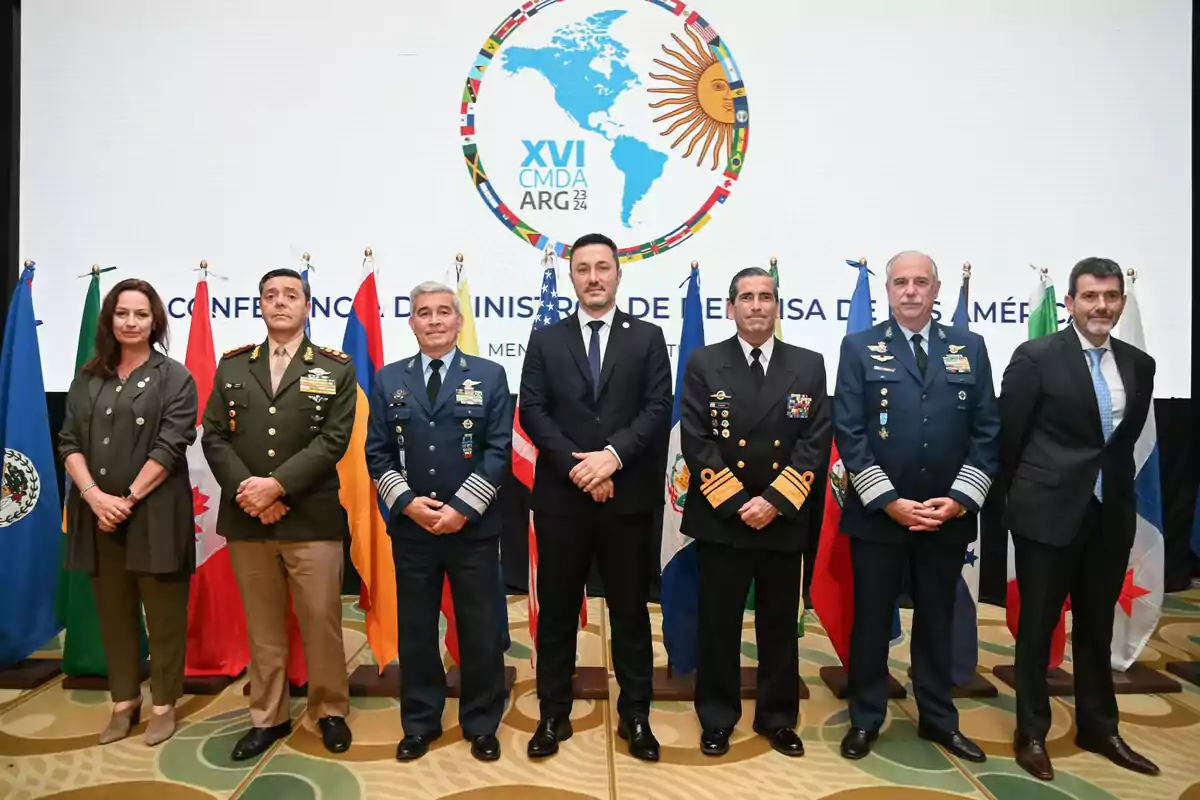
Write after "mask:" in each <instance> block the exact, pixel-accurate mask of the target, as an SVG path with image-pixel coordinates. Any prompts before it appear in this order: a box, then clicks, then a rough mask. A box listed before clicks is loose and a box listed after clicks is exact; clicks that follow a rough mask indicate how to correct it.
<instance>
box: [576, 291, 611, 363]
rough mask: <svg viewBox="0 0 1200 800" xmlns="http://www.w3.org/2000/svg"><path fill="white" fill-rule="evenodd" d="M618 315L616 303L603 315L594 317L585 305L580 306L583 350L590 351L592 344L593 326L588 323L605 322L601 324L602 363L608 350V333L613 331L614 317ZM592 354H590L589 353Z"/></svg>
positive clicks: (580, 329)
mask: <svg viewBox="0 0 1200 800" xmlns="http://www.w3.org/2000/svg"><path fill="white" fill-rule="evenodd" d="M616 315H617V307H616V306H615V305H614V306H613V307H612V308H610V309H609V310H608V312H607V313H605V315H604V316H602V317H593V316H592V315H591V314H589V313H588V312H587V310H586V309H584V308H583V306H580V307H579V331H580V333H582V334H583V352H584V353H588V348H590V347H591V345H592V328H591V326H590V325H588V323H589V322H593V321H598V322H603V323H604V324H603V325H601V326H600V363H601V364H603V363H604V353H605V352H607V350H608V335H609V333H610V332H611V331H612V325H613V317H615V316H616ZM589 355H590V354H589Z"/></svg>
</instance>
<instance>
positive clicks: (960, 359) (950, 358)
mask: <svg viewBox="0 0 1200 800" xmlns="http://www.w3.org/2000/svg"><path fill="white" fill-rule="evenodd" d="M942 363H943V364H945V365H946V372H970V371H971V362H970V361H969V360H968V359H967V357H966V356H964V355H960V354H951V355H944V356H942Z"/></svg>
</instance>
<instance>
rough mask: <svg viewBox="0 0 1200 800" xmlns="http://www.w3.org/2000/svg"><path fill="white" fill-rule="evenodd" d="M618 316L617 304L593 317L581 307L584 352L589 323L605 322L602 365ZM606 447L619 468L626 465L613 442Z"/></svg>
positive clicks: (588, 341) (588, 344)
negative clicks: (599, 315)
mask: <svg viewBox="0 0 1200 800" xmlns="http://www.w3.org/2000/svg"><path fill="white" fill-rule="evenodd" d="M616 316H617V307H616V306H615V305H614V306H613V307H612V308H610V309H609V310H608V311H607V312H605V314H604V316H602V317H593V316H592V315H591V314H589V313H588V311H587V309H585V308H584V307H583V306H580V307H579V332H580V333H582V334H583V352H584V354H588V349H589V348H590V347H591V346H592V327H591V326H590V325H588V323H589V322H603V323H604V324H603V325H601V326H600V364H601V366H602V367H603V365H604V354H605V353H606V352H607V351H608V335H609V333H611V332H612V326H613V318H614V317H616ZM604 449H605V450H607V451H608V452H610V453H612V454H613V455H614V456H616V459H617V469H621V468H622V467H624V466H625V463H624V462H623V461H621V455H620V454H619V453H618V452H617V451H616V449H615V448H613V446H612V445H611V444H610V445H608V446H607V447H605V448H604Z"/></svg>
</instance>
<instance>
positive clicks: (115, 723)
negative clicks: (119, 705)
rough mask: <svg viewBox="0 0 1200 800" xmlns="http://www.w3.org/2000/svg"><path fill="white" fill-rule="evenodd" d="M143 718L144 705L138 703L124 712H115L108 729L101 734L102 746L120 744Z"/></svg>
mask: <svg viewBox="0 0 1200 800" xmlns="http://www.w3.org/2000/svg"><path fill="white" fill-rule="evenodd" d="M141 716H142V705H141V703H138V704H137V705H135V706H130V707H129V708H127V709H125V710H124V711H113V713H112V718H111V719H109V721H108V727H107V728H105V729H104V730H102V731H101V732H100V744H112V743H113V742H119V741H121V740H122V739H124V738H125V737H126V736H128V735H129V729H130V728H132V727H133V726H134V725H137V724H138V720H139V719H141Z"/></svg>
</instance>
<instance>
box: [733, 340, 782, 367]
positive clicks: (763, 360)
mask: <svg viewBox="0 0 1200 800" xmlns="http://www.w3.org/2000/svg"><path fill="white" fill-rule="evenodd" d="M738 344H740V345H741V346H742V354H743V355H745V356H746V366H748V367H752V366H754V356H752V355H750V351H751V350H753V349H754V345H752V344H750V343H749V342H747V341H746V340H745V339H743V338H742V337H741V336H739V337H738ZM758 349H759V350H761V351H762V352H761V353H759V354H758V363H760V364H762V368H763V375H764V376H765V375H766V374H767V367H769V366H770V365H771V354H772V353H774V352H775V334H774V333H772V334H771V338H770V339H767V340H766V341H765V342H763V343H762V344H760V345H759V346H758Z"/></svg>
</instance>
